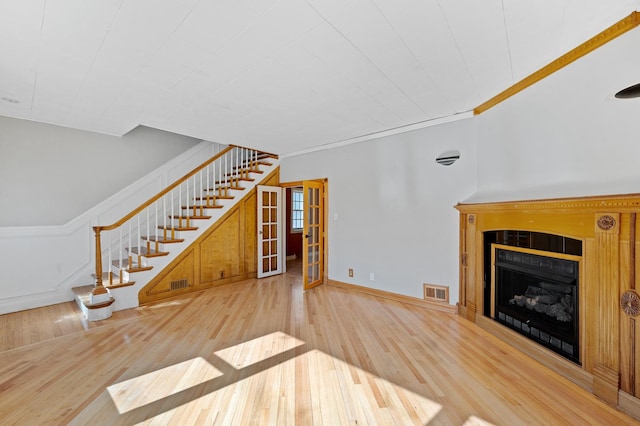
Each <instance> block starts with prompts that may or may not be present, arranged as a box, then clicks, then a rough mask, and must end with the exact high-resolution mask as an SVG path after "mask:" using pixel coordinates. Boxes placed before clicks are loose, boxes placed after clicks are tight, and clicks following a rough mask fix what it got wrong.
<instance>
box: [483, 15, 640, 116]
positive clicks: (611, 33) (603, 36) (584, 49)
mask: <svg viewBox="0 0 640 426" xmlns="http://www.w3.org/2000/svg"><path fill="white" fill-rule="evenodd" d="M638 25H640V12H632V13H631V14H630V15H629V16H627V17H626V18H624V19H622V20H620V21H618V22H616V23H615V24H613V25H612V26H610V27H609V28H607V29H606V30H604V31H602V32H600V33H599V34H597V35H595V36H594V37H591V38H590V39H589V40H587V41H585V42H584V43H582V44H581V45H580V46H578V47H576V48H575V49H573V50H571V51H569V52H567V53H565V54H564V55H562V56H561V57H559V58H558V59H556V60H555V61H553V62H551V63H549V64H547V65H545V66H544V67H542V68H540V69H539V70H538V71H536V72H534V73H533V74H530V75H529V76H527V77H525V78H524V79H522V80H520V81H519V82H517V83H516V84H514V85H513V86H511V87H509V88H508V89H506V90H504V91H502V92H500V93H498V94H497V95H496V96H494V97H493V98H491V99H489V100H488V101H486V102H484V103H483V104H480V105H479V106H477V107H476V108H474V110H473V114H474V115H478V114H481V113H483V112H485V111H487V110H488V109H490V108H492V107H494V106H496V105H498V104H499V103H500V102H502V101H505V100H507V99H509V98H510V97H511V96H513V95H515V94H516V93H518V92H521V91H522V90H524V89H526V88H527V87H529V86H532V85H534V84H535V83H537V82H539V81H540V80H542V79H544V78H546V77H548V76H549V75H551V74H553V73H554V72H556V71H558V70H560V69H562V68H564V67H566V66H567V65H569V64H570V63H572V62H573V61H576V60H578V59H580V58H581V57H583V56H585V55H586V54H588V53H590V52H592V51H594V50H596V49H597V48H599V47H600V46H602V45H604V44H606V43H608V42H610V41H611V40H613V39H615V38H617V37H619V36H621V35H622V34H624V33H626V32H627V31H629V30H632V29H634V28H635V27H637V26H638Z"/></svg>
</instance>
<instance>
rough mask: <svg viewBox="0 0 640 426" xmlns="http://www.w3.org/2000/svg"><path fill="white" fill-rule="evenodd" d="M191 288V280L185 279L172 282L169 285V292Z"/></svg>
mask: <svg viewBox="0 0 640 426" xmlns="http://www.w3.org/2000/svg"><path fill="white" fill-rule="evenodd" d="M187 287H189V280H188V279H187V278H184V279H182V280H178V281H171V283H170V284H169V291H176V290H182V289H183V288H187Z"/></svg>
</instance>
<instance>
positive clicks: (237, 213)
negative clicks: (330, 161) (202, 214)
mask: <svg viewBox="0 0 640 426" xmlns="http://www.w3.org/2000/svg"><path fill="white" fill-rule="evenodd" d="M260 184H261V185H270V186H278V185H279V184H280V169H276V170H275V171H274V172H273V173H271V174H270V175H269V176H267V177H265V178H264V179H263V180H262V182H260ZM256 192H257V191H256V189H255V188H254V189H252V190H251V191H249V192H248V193H247V194H245V195H244V198H243V199H242V200H241V201H240V202H239V203H237V204H236V205H235V206H233V207H232V208H231V209H230V210H229V211H228V212H227V213H226V214H225V215H224V216H223V217H222V218H221V219H220V220H218V221H217V222H216V223H215V224H213V225H212V226H211V227H210V228H209V229H208V230H207V231H206V232H205V233H204V234H203V235H201V236H200V238H198V239H197V240H196V241H195V242H193V244H191V246H189V247H187V248H186V249H185V250H184V251H183V252H182V254H181V255H180V256H178V257H177V258H176V259H175V260H174V261H173V262H172V263H170V264H169V265H168V266H167V267H166V268H165V269H163V270H162V271H161V272H160V273H159V274H158V275H157V276H156V278H154V279H153V280H152V281H151V282H149V284H147V285H146V286H145V287H143V288H142V289H141V290H140V292H139V293H138V299H139V301H140V304H145V303H149V302H154V301H157V300H161V299H165V298H168V297H173V296H177V295H180V294H184V293H189V292H192V291H198V290H203V289H206V288H210V287H213V286H215V285H222V284H229V283H233V282H238V281H242V280H246V279H249V278H254V277H255V276H256V273H257V248H256V241H257V218H256V210H257V204H256V203H257V196H256ZM185 283H186V284H185Z"/></svg>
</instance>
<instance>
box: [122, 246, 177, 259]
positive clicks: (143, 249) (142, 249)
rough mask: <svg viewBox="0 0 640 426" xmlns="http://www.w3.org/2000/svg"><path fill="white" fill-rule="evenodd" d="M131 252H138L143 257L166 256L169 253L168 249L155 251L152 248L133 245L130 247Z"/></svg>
mask: <svg viewBox="0 0 640 426" xmlns="http://www.w3.org/2000/svg"><path fill="white" fill-rule="evenodd" d="M131 253H135V254H139V255H140V256H144V257H158V256H166V255H168V254H169V252H168V251H156V250H154V249H148V248H146V247H133V248H132V249H131Z"/></svg>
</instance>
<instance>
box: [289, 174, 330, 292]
mask: <svg viewBox="0 0 640 426" xmlns="http://www.w3.org/2000/svg"><path fill="white" fill-rule="evenodd" d="M281 186H282V187H283V192H284V193H283V196H282V198H283V200H284V205H283V215H282V220H283V222H284V226H283V227H282V229H283V233H284V235H283V236H284V254H285V270H286V271H289V270H290V269H293V270H296V269H299V270H300V273H301V275H302V276H303V283H304V289H305V290H308V289H310V288H313V287H315V286H317V285H320V284H323V283H326V281H327V250H326V248H327V238H326V234H327V233H326V223H327V221H326V216H327V202H326V200H327V186H328V185H327V179H317V180H306V181H300V182H289V183H282V184H281Z"/></svg>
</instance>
